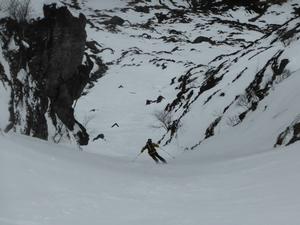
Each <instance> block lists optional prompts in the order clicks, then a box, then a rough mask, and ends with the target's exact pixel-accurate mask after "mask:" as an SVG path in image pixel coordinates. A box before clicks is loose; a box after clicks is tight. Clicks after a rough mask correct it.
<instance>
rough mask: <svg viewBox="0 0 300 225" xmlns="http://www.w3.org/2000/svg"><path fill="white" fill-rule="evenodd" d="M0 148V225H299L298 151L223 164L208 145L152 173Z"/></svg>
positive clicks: (20, 143) (35, 146) (44, 149)
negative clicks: (210, 154)
mask: <svg viewBox="0 0 300 225" xmlns="http://www.w3.org/2000/svg"><path fill="white" fill-rule="evenodd" d="M0 141H1V151H0V159H1V164H0V165H1V170H0V171H1V172H0V179H1V186H0V196H1V201H0V224H1V225H37V224H38V225H53V224H55V225H71V224H72V225H85V224H91V225H92V224H107V225H110V224H111V225H116V224H130V225H135V224H136V225H138V224H149V225H150V224H161V225H168V224H170V225H174V224H178V225H198V224H205V225H218V224H222V225H240V224H243V225H253V224H256V225H263V224H272V225H282V224H291V225H296V224H299V223H300V219H299V209H300V197H299V195H298V194H297V193H298V190H299V188H300V183H299V173H298V171H299V169H300V162H299V160H298V158H299V157H300V155H299V154H300V152H299V151H297V150H298V149H297V147H296V146H293V147H289V148H287V149H286V151H268V152H266V153H260V154H254V155H251V156H248V157H237V158H235V159H225V158H223V159H222V160H216V158H218V157H211V158H207V157H205V152H206V151H212V149H209V147H208V146H207V147H204V148H203V152H202V153H201V152H198V151H187V152H185V153H184V154H181V155H180V156H178V157H177V159H176V160H173V161H172V162H171V163H169V164H168V165H161V166H157V165H155V164H150V163H149V162H148V161H144V160H143V159H139V160H138V161H137V162H135V163H132V162H130V158H124V157H109V156H104V155H99V154H91V153H87V152H80V151H77V150H76V149H74V148H72V147H65V146H61V145H53V144H50V143H47V142H44V141H39V140H36V139H32V138H28V137H23V136H16V135H11V136H6V137H5V138H4V137H2V136H0ZM210 147H212V146H210ZM214 147H215V148H216V147H219V146H218V145H217V144H215V145H214ZM298 147H299V146H298ZM245 148H247V146H245ZM214 152H215V154H216V156H217V154H218V151H216V150H215V151H214Z"/></svg>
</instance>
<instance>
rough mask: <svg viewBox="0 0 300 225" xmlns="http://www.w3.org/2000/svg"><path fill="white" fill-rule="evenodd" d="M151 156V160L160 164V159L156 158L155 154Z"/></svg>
mask: <svg viewBox="0 0 300 225" xmlns="http://www.w3.org/2000/svg"><path fill="white" fill-rule="evenodd" d="M149 155H150V156H151V158H152V159H153V160H154V161H155V162H156V163H159V161H158V159H157V158H156V155H155V154H149Z"/></svg>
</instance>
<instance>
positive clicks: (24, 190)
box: [0, 0, 300, 225]
mask: <svg viewBox="0 0 300 225" xmlns="http://www.w3.org/2000/svg"><path fill="white" fill-rule="evenodd" d="M50 2H55V1H54V0H32V3H33V4H32V12H31V15H32V16H33V17H36V16H41V12H42V11H41V6H42V4H43V3H50ZM56 2H59V1H56ZM62 2H67V3H68V4H71V3H72V2H73V3H74V2H75V1H72V0H66V1H61V2H60V4H63V3H62ZM78 2H79V5H80V7H81V10H75V9H72V12H73V13H74V15H78V13H79V12H82V13H84V14H85V15H86V16H87V18H88V19H89V20H90V21H91V22H92V23H93V24H94V25H95V26H96V28H95V27H91V26H90V25H87V33H88V40H89V41H92V40H96V41H97V42H98V43H99V44H100V45H101V47H102V48H103V49H104V48H111V49H113V50H114V51H113V53H112V52H111V51H109V50H105V51H103V52H100V53H99V56H100V57H101V58H102V59H103V61H104V62H105V63H108V64H109V65H110V66H109V69H108V71H107V73H106V74H105V76H104V77H102V78H100V79H99V80H98V82H97V83H96V85H95V86H94V87H93V88H92V89H88V90H86V91H87V92H88V94H87V95H85V96H83V97H81V98H80V99H79V101H78V102H77V105H76V108H75V113H76V118H77V119H78V121H80V122H82V123H83V125H84V126H85V127H86V128H87V131H88V132H89V134H90V138H91V141H90V144H89V145H88V146H84V147H82V150H80V149H78V147H77V146H76V145H75V144H71V143H70V141H69V140H68V141H66V140H63V141H62V142H61V143H59V144H54V143H53V142H52V140H51V138H49V141H48V142H46V141H42V140H38V139H34V138H31V137H26V136H22V135H19V134H15V133H8V134H3V133H2V131H1V130H0V225H99V224H100V225H299V224H300V213H299V212H300V195H299V190H300V173H299V171H300V160H299V159H300V151H299V149H300V144H299V143H300V142H296V143H295V144H293V145H291V146H289V147H279V148H276V149H275V148H274V147H273V146H274V144H275V142H276V139H277V137H278V135H279V134H280V133H281V132H282V131H284V130H285V129H286V128H287V127H288V126H290V124H291V123H292V122H293V120H295V118H298V117H299V113H300V105H299V104H298V100H299V98H300V89H299V84H300V64H299V63H298V62H299V51H300V41H299V40H293V42H292V43H291V44H289V45H288V46H285V45H284V44H283V43H281V42H279V41H278V42H275V43H274V44H270V43H271V42H272V40H274V38H275V37H276V34H272V35H270V36H268V37H267V38H264V39H261V40H259V41H257V42H256V43H255V45H253V49H254V50H253V52H251V53H249V54H248V55H247V54H246V56H245V57H244V58H243V57H241V59H239V61H238V62H237V63H235V64H233V65H231V66H230V67H229V69H230V71H228V73H227V75H226V78H224V79H223V80H222V82H220V83H219V84H218V85H216V87H214V88H212V89H211V90H209V91H207V93H205V94H204V95H202V96H201V97H200V98H199V99H198V101H196V102H195V104H194V105H193V106H192V107H191V109H190V111H189V113H188V114H187V116H185V117H184V118H183V120H182V126H181V127H180V129H179V131H178V136H177V137H175V138H174V139H173V140H172V142H171V143H170V144H168V145H166V146H165V147H164V146H162V148H163V150H161V149H159V150H158V151H159V154H161V155H162V156H163V157H165V158H166V160H167V161H168V164H166V165H162V164H158V165H156V164H155V163H154V161H153V160H152V159H151V158H150V157H149V156H148V155H147V153H146V152H145V153H144V154H142V155H140V156H139V157H137V158H135V157H136V156H137V155H138V154H139V152H140V150H141V148H142V147H143V145H144V144H145V142H146V140H147V139H148V138H152V139H153V140H154V141H158V140H159V139H160V138H161V137H162V135H163V134H164V133H165V130H164V129H163V128H157V127H158V126H159V125H160V124H159V122H158V121H157V119H156V118H155V116H154V114H155V113H156V112H158V111H162V110H163V109H164V108H165V106H166V104H167V103H168V102H171V101H172V100H173V99H174V97H175V96H176V94H177V92H178V90H175V88H174V86H170V81H171V79H172V78H174V77H176V79H178V78H179V77H180V76H181V75H182V74H184V73H185V72H186V71H187V70H188V69H189V68H190V67H192V66H195V65H198V64H204V65H207V64H209V63H210V62H211V60H213V59H214V58H215V57H217V56H219V55H221V54H230V53H233V52H236V51H238V50H243V48H244V45H245V44H248V43H250V42H252V41H255V40H258V39H260V38H262V37H263V36H264V34H263V32H260V31H258V30H255V29H252V30H251V29H249V30H247V29H245V30H244V31H243V32H240V31H239V30H238V29H237V28H235V27H230V26H229V25H228V24H222V23H215V24H214V23H212V25H211V26H207V27H205V29H196V27H197V26H198V25H199V27H201V24H206V23H207V24H209V21H210V20H212V18H210V17H205V16H198V15H187V17H188V18H190V19H192V20H191V23H189V24H186V23H179V22H175V23H174V24H172V23H162V24H157V25H156V26H155V30H153V31H151V30H149V29H148V30H147V29H145V30H141V29H140V27H139V26H138V25H137V24H141V23H145V22H146V21H147V20H148V19H149V18H151V17H153V15H154V13H155V12H164V10H165V9H159V10H157V11H155V12H152V11H150V13H149V14H142V13H139V12H136V11H133V10H131V9H130V10H129V11H127V12H124V11H122V10H121V9H122V8H124V7H128V5H127V3H128V1H125V0H110V1H108V0H82V1H81V0H80V1H78ZM145 2H147V4H149V5H151V4H153V5H155V4H157V3H158V2H159V1H158V0H152V1H145ZM162 2H170V1H164V0H163V1H162ZM176 2H178V1H176ZM296 3H298V0H290V1H288V3H286V4H285V5H283V6H282V7H279V6H273V7H271V8H270V9H269V12H268V13H266V15H264V16H262V17H261V18H260V20H258V21H256V22H253V23H252V24H255V25H257V26H258V27H261V29H262V30H263V29H264V28H266V27H267V26H268V24H277V25H282V24H284V23H285V22H286V21H288V20H290V19H291V17H292V15H293V14H292V13H291V11H292V8H293V4H296ZM182 4H183V3H182ZM169 6H170V7H172V5H169ZM273 11H274V12H273ZM95 15H96V16H95ZM107 15H109V16H114V15H118V16H120V17H122V18H124V19H126V20H129V21H130V22H131V23H132V24H133V25H134V26H133V25H132V26H130V25H128V24H126V23H125V25H124V26H120V27H119V26H118V27H117V29H116V30H115V31H109V30H108V29H107V28H106V27H105V26H104V25H103V24H101V22H103V21H104V20H106V19H107V18H110V17H108V16H107ZM216 17H217V18H219V19H232V20H237V21H241V22H245V23H248V19H249V18H252V17H254V15H252V14H250V13H249V12H246V11H245V10H238V11H235V12H229V13H228V14H224V15H218V16H216ZM214 19H215V17H214ZM299 20H300V19H297V20H296V19H295V20H293V21H292V22H291V26H292V27H293V26H294V25H295V24H297V23H298V22H299ZM263 21H264V22H263ZM207 24H206V25H207ZM172 29H176V30H178V31H181V32H182V36H181V38H182V39H184V40H183V41H182V42H180V41H179V42H175V43H173V42H164V41H163V40H162V39H161V37H162V36H163V35H165V36H168V35H170V34H169V31H170V30H172ZM144 33H146V34H147V35H150V36H151V38H144V36H142V35H144ZM147 35H146V36H147ZM199 35H203V36H207V37H212V39H213V40H215V41H220V42H221V41H222V40H224V39H225V38H228V37H229V36H230V35H233V37H234V38H241V39H244V40H243V41H238V42H234V41H232V43H233V44H232V45H229V44H219V45H217V46H215V45H209V44H208V43H199V44H192V43H191V42H190V41H192V40H194V39H195V38H196V37H198V36H199ZM234 38H233V39H234ZM187 40H189V41H187ZM228 40H229V39H228ZM176 47H178V49H177V50H176V51H174V52H172V53H170V51H171V50H172V49H174V48H176ZM264 48H266V49H267V50H266V51H264V52H263V53H262V54H257V53H259V50H260V49H264ZM280 49H284V50H285V52H284V53H283V54H282V55H281V57H280V60H282V59H285V58H287V59H289V64H288V66H287V70H288V71H289V72H290V74H291V76H289V77H287V78H286V79H282V81H280V82H278V83H276V84H275V85H274V86H272V89H271V90H270V91H269V94H268V95H267V96H266V97H265V98H264V99H263V100H262V101H261V102H259V104H258V107H257V110H256V111H253V112H249V113H248V114H247V117H246V118H245V120H244V121H243V122H242V123H240V124H238V125H237V126H231V125H230V124H228V120H226V118H227V119H229V118H230V116H232V115H235V113H236V112H239V111H241V107H240V108H239V107H237V106H236V105H235V104H233V105H232V107H231V108H230V109H229V110H228V112H226V113H227V114H226V115H224V119H222V121H221V122H220V124H219V126H218V127H217V128H216V129H215V135H214V136H213V137H211V138H209V139H206V140H204V141H203V142H202V143H201V145H199V146H197V147H196V148H194V150H187V151H186V150H185V149H186V148H187V147H189V148H190V147H191V146H194V145H195V144H197V143H198V142H199V141H200V140H202V139H203V136H204V133H205V129H206V128H207V126H208V125H209V124H210V123H211V122H212V121H213V120H214V119H215V118H217V117H218V116H220V114H222V111H223V108H224V107H225V106H227V105H228V104H229V103H230V102H231V101H232V99H234V97H235V96H237V95H240V94H243V93H244V90H245V88H246V87H247V85H249V82H251V81H252V80H253V78H254V75H255V74H256V73H257V72H258V70H259V69H261V68H262V67H263V66H264V65H265V63H266V61H268V60H269V59H270V57H272V56H273V55H274V54H275V53H276V52H277V51H278V50H280ZM129 50H130V51H129ZM128 51H129V52H128ZM245 51H246V50H245ZM242 53H243V51H241V53H240V55H242ZM251 54H252V55H256V54H257V57H254V58H253V57H250V56H252V55H251ZM0 55H1V56H2V53H1V52H0ZM234 57H235V56H234ZM248 57H249V58H252V59H251V60H250V59H249V60H248ZM157 59H168V60H169V61H168V60H167V61H166V62H165V61H163V60H162V61H158V62H157V63H154V62H155V61H153V60H157ZM226 59H228V61H229V62H231V60H233V57H232V58H230V57H228V58H226ZM172 60H174V62H172ZM0 62H1V64H3V65H4V69H5V71H6V74H9V72H8V70H9V67H8V65H7V62H6V61H5V59H4V58H0ZM162 62H165V63H166V66H167V68H165V69H162V64H163V63H162ZM209 66H214V65H209ZM246 66H247V67H248V68H249V70H247V73H246V75H243V76H242V77H241V78H240V79H239V80H238V81H237V82H235V83H233V82H232V79H233V78H235V77H236V75H237V74H239V73H240V71H241V70H242V69H243V68H244V67H246ZM268 70H270V68H269V69H268ZM195 74H196V75H197V76H198V77H197V79H196V80H195V82H194V83H193V85H195V87H197V86H199V85H200V84H201V83H202V80H203V76H202V74H200V73H197V72H195ZM269 74H270V76H271V75H272V73H271V71H270V72H269ZM266 82H267V81H266ZM218 89H219V90H221V91H220V92H224V93H226V95H225V96H224V97H223V98H221V97H218V96H217V97H213V98H212V101H211V102H210V103H209V104H207V105H204V104H203V102H204V101H205V100H206V99H207V98H208V97H209V96H210V95H211V94H212V93H214V92H215V91H216V90H218ZM195 90H197V89H195ZM158 95H162V96H164V98H165V99H164V100H163V101H162V103H160V104H151V105H146V104H145V103H146V100H147V99H150V100H154V99H156V98H157V97H158ZM9 96H10V92H9V90H8V87H3V85H2V83H0V129H2V130H3V129H4V128H5V126H6V125H7V121H8V117H9V113H8V110H7V105H8V99H9ZM180 110H182V109H180ZM180 110H179V112H180ZM174 116H178V115H176V114H175V115H174ZM114 123H117V124H118V125H119V127H117V126H115V127H112V125H113V124H114ZM102 133H103V134H104V136H105V138H104V139H98V140H96V141H93V138H95V137H96V136H97V135H98V134H102ZM165 151H167V152H168V153H169V154H171V155H173V156H175V159H174V158H172V157H171V156H170V155H168V153H166V152H165ZM134 159H136V160H135V161H134Z"/></svg>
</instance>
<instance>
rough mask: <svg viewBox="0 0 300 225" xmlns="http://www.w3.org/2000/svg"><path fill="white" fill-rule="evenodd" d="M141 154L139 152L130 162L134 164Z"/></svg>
mask: <svg viewBox="0 0 300 225" xmlns="http://www.w3.org/2000/svg"><path fill="white" fill-rule="evenodd" d="M141 154H142V152H140V153H139V154H138V155H137V156H136V157H135V158H134V159H133V160H132V162H135V161H136V160H137V158H138V157H139V156H140V155H141Z"/></svg>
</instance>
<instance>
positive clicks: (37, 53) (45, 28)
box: [1, 4, 93, 145]
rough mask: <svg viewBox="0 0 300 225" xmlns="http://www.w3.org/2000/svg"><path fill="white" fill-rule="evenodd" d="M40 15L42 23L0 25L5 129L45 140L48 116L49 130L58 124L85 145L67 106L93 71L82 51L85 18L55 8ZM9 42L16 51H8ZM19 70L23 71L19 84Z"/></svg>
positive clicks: (86, 138)
mask: <svg viewBox="0 0 300 225" xmlns="http://www.w3.org/2000/svg"><path fill="white" fill-rule="evenodd" d="M44 15H45V17H44V18H43V19H40V20H37V21H32V22H31V23H26V24H24V23H23V24H19V23H18V22H16V21H13V20H5V21H2V22H1V24H2V26H5V28H6V32H5V33H3V34H2V35H1V36H2V41H3V42H4V43H6V44H4V45H3V52H5V57H6V58H7V60H8V61H9V64H10V70H11V77H12V78H11V79H12V81H11V86H12V95H11V106H10V113H11V118H10V125H9V126H8V127H7V131H8V130H9V129H15V130H16V129H17V127H21V132H22V133H24V134H27V135H31V136H35V137H39V138H42V139H48V136H49V134H48V124H47V119H46V117H49V118H51V120H52V123H53V125H54V127H56V128H58V127H57V126H58V120H60V121H61V122H62V123H63V124H64V125H65V126H66V127H67V129H68V130H69V131H73V133H74V135H75V137H76V138H77V141H78V143H79V144H81V145H86V144H87V143H88V141H89V136H88V134H87V132H86V130H85V128H84V127H83V126H82V125H81V124H80V123H79V122H78V121H76V119H75V118H74V109H73V107H72V105H73V103H74V101H75V100H77V99H78V98H79V97H80V96H81V94H82V92H83V89H84V88H85V86H86V85H87V83H88V82H89V78H90V76H89V75H90V71H91V69H92V68H93V62H92V60H90V58H89V56H88V55H85V53H84V52H85V45H86V37H87V35H86V31H85V25H86V18H85V17H84V15H82V14H80V16H79V18H76V17H74V16H73V15H72V14H71V13H70V12H69V10H68V9H67V8H66V7H61V8H56V6H55V5H54V4H53V5H49V6H44ZM12 40H13V41H14V42H15V45H16V46H17V48H14V49H10V47H9V45H10V44H9V42H11V41H12ZM84 57H85V64H82V61H83V59H84ZM20 71H25V72H23V76H24V73H25V78H24V79H21V81H20ZM20 111H23V113H24V111H25V113H26V116H24V115H20V116H19V117H18V115H19V114H20ZM21 117H22V118H21ZM24 120H25V121H24ZM75 124H76V125H77V126H76V129H75V130H74V126H75Z"/></svg>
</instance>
